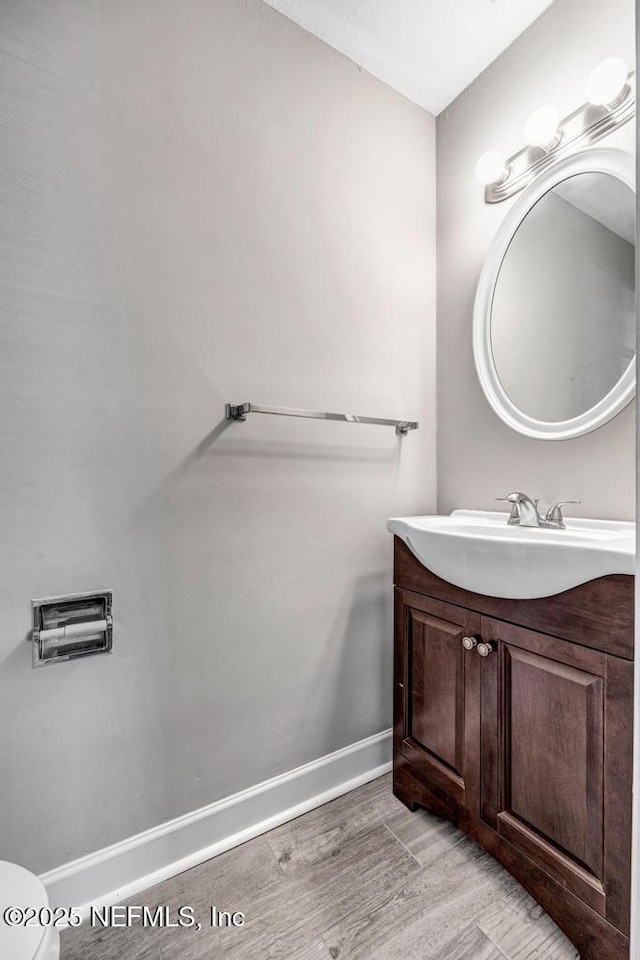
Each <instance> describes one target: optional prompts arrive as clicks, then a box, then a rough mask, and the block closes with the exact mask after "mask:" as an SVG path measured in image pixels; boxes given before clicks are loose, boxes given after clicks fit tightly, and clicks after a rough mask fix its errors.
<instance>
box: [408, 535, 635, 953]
mask: <svg viewBox="0 0 640 960" xmlns="http://www.w3.org/2000/svg"><path fill="white" fill-rule="evenodd" d="M395 583H396V627H395V633H396V640H395V679H394V683H395V695H394V791H395V793H396V795H397V796H398V797H399V798H400V799H401V800H403V802H404V803H406V804H407V805H408V806H409V807H411V808H415V807H416V806H417V805H422V806H425V807H427V808H429V809H431V810H432V811H434V812H435V813H437V814H438V815H440V816H444V817H447V818H448V819H450V820H452V821H454V822H455V823H457V824H458V825H459V826H460V827H461V828H462V829H463V830H465V831H466V832H467V833H468V834H469V835H470V836H471V837H472V838H473V839H475V840H476V841H477V842H478V843H480V844H481V845H482V846H483V847H485V849H487V850H488V851H489V852H490V853H492V854H493V855H494V856H495V857H496V858H497V859H498V860H500V861H501V862H502V863H503V864H504V865H505V867H506V868H507V869H508V870H509V871H510V872H511V873H512V874H513V875H514V876H515V877H516V878H517V879H518V880H519V881H520V882H521V883H522V884H523V886H525V887H526V888H527V889H528V890H529V891H530V892H531V894H532V895H533V896H534V897H535V898H536V899H537V900H538V901H539V902H540V903H541V904H542V906H543V907H544V908H545V910H546V911H547V912H548V913H549V915H550V916H551V917H552V918H553V919H554V920H555V922H556V923H557V924H558V925H559V926H560V927H561V928H562V929H563V930H564V931H565V932H566V934H567V936H568V937H569V938H570V939H571V940H572V941H573V942H574V943H575V944H576V947H577V948H578V950H579V951H580V956H581V958H582V960H627V958H628V956H629V942H628V934H629V911H630V859H631V858H630V851H631V760H632V682H633V578H632V577H629V576H611V577H603V578H601V579H600V580H595V581H592V582H591V583H588V584H583V585H582V586H580V587H577V588H575V589H574V590H569V591H566V592H565V593H563V594H558V595H557V596H555V597H549V598H541V599H538V600H519V601H515V600H501V599H497V598H494V597H483V596H479V595H477V594H473V593H470V592H469V591H466V590H462V589H460V588H458V587H454V586H453V585H452V584H450V583H446V582H445V581H443V580H440V579H439V578H438V577H436V576H435V575H434V574H432V573H431V572H430V571H428V570H427V569H425V568H424V567H423V566H422V565H421V564H420V563H419V561H418V560H416V558H415V557H414V556H413V555H412V554H411V552H410V551H409V550H408V548H407V547H406V546H405V545H404V544H403V543H402V541H401V540H399V539H398V538H396V540H395ZM463 640H464V641H465V643H464V644H463ZM479 649H480V650H481V652H482V653H483V654H485V655H484V656H482V655H481V653H480V652H479Z"/></svg>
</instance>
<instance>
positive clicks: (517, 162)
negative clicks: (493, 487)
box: [475, 57, 636, 203]
mask: <svg viewBox="0 0 640 960" xmlns="http://www.w3.org/2000/svg"><path fill="white" fill-rule="evenodd" d="M585 95H586V102H585V103H583V104H582V106H580V107H578V109H577V110H574V111H573V113H570V114H568V115H567V116H566V117H564V118H562V119H559V118H558V113H557V111H556V110H555V109H554V107H552V106H545V107H540V108H539V109H537V110H534V111H533V113H532V114H531V116H530V117H529V118H528V120H527V122H526V124H525V139H526V141H527V146H525V147H523V148H522V149H521V150H519V151H518V152H517V153H514V154H513V155H512V156H511V157H508V158H507V159H506V160H505V158H504V157H503V155H502V154H500V153H499V152H498V151H497V150H490V151H488V152H487V153H484V154H483V155H482V156H481V157H480V159H479V160H478V162H477V164H476V170H475V173H476V177H477V179H478V180H479V181H480V182H481V183H482V184H484V188H485V191H484V199H485V202H486V203H499V202H500V201H501V200H506V199H507V198H508V197H512V196H513V195H514V194H516V193H518V192H519V191H520V190H522V189H524V187H526V186H528V184H530V183H531V181H532V180H534V179H535V178H536V177H537V176H538V174H540V173H542V171H543V170H546V169H547V168H548V167H550V166H551V165H552V164H553V163H555V162H556V161H557V160H564V159H566V158H567V157H569V156H571V155H572V154H574V153H576V152H577V151H578V150H581V149H583V148H584V147H586V146H590V145H591V144H593V143H596V142H597V141H598V140H600V139H602V137H605V136H607V134H609V133H612V132H613V131H614V130H616V129H617V128H618V127H621V126H622V125H623V124H624V123H627V122H628V121H629V120H631V118H632V117H634V116H635V112H636V75H635V72H634V71H629V70H628V67H627V64H626V63H625V61H624V60H623V59H622V58H621V57H610V58H609V59H608V60H603V61H602V63H599V64H598V66H597V67H595V68H594V69H593V70H592V71H591V73H590V74H589V77H588V78H587V82H586V89H585Z"/></svg>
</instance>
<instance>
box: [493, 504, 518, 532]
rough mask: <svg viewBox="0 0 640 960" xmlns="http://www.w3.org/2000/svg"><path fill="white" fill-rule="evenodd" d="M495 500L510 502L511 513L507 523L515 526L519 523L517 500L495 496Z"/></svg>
mask: <svg viewBox="0 0 640 960" xmlns="http://www.w3.org/2000/svg"><path fill="white" fill-rule="evenodd" d="M496 500H502V501H506V502H507V503H510V504H511V513H510V514H509V519H508V520H507V523H508V524H510V525H511V526H516V525H517V524H519V523H520V507H519V506H518V501H517V500H511V499H510V498H509V497H496Z"/></svg>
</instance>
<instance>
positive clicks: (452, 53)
mask: <svg viewBox="0 0 640 960" xmlns="http://www.w3.org/2000/svg"><path fill="white" fill-rule="evenodd" d="M265 2H266V3H268V4H269V6H271V7H274V8H275V9H276V10H279V11H280V13H283V14H284V15H285V16H286V17H288V18H289V19H290V20H293V21H294V22H295V23H297V24H298V25H299V26H301V27H303V28H304V29H305V30H308V31H309V32H310V33H313V34H315V36H317V37H319V38H320V39H321V40H324V41H325V43H328V44H329V45H330V46H332V47H335V49H336V50H339V51H340V52H341V53H344V54H345V55H346V56H347V57H349V58H350V59H351V60H353V61H355V63H357V64H359V65H360V66H361V67H364V69H365V70H367V71H368V72H369V73H372V74H373V75H374V76H375V77H378V78H379V79H380V80H382V81H383V82H384V83H386V84H388V85H389V86H390V87H393V88H394V89H395V90H398V91H399V93H402V94H404V96H405V97H408V98H409V100H413V101H414V102H415V103H418V104H420V106H422V107H425V108H426V109H427V110H429V111H430V112H431V113H433V114H436V115H437V114H438V113H440V111H441V110H443V109H444V108H445V107H446V106H447V104H449V103H450V102H451V101H452V100H453V99H455V97H457V96H458V94H459V93H461V92H462V90H464V88H465V87H467V86H468V85H469V84H470V83H471V81H472V80H474V79H475V78H476V77H477V76H478V74H480V73H482V71H483V70H484V69H485V67H487V66H488V65H489V64H490V63H491V62H492V61H493V60H495V59H496V57H497V56H498V55H499V54H500V53H502V51H503V50H505V49H506V48H507V47H508V46H509V44H510V43H512V41H513V40H515V38H516V37H517V36H518V35H519V34H521V33H522V32H523V30H526V28H527V27H528V26H529V24H530V23H532V22H533V21H534V20H535V19H536V18H537V17H539V16H540V14H541V13H542V12H543V11H544V10H546V8H547V7H549V6H551V3H552V2H553V0H265Z"/></svg>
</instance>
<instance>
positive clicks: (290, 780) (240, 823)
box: [40, 730, 391, 916]
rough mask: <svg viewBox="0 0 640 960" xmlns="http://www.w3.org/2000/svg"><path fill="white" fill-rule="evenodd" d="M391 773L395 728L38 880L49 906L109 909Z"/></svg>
mask: <svg viewBox="0 0 640 960" xmlns="http://www.w3.org/2000/svg"><path fill="white" fill-rule="evenodd" d="M389 770H391V730H384V731H382V733H377V734H375V735H374V736H372V737H367V738H366V740H360V741H359V742H358V743H353V744H351V745H350V746H348V747H344V748H343V749H342V750H337V751H336V752H335V753H330V754H328V755H327V756H326V757H320V759H318V760H313V761H312V762H311V763H306V764H305V765H304V766H302V767H297V768H296V769H295V770H290V771H289V772H288V773H283V774H281V775H280V776H278V777H273V778H272V779H271V780H265V781H263V782H262V783H259V784H257V785H256V786H255V787H250V788H249V789H248V790H242V791H241V792H240V793H235V794H233V795H232V796H230V797H226V798H225V799H224V800H218V801H217V802H216V803H211V804H209V805H208V806H206V807H201V808H200V809H199V810H194V811H193V812H192V813H187V814H185V815H184V816H182V817H176V818H175V820H168V821H167V822H166V823H161V824H160V825H159V826H157V827H152V828H151V829H150V830H145V831H144V832H143V833H138V834H136V835H135V836H133V837H129V838H128V839H127V840H122V841H120V842H119V843H114V844H112V846H110V847H105V848H104V849H102V850H97V851H96V852H95V853H90V854H88V855H87V856H85V857H80V858H79V859H78V860H73V861H71V862H70V863H66V864H64V865H63V866H61V867H56V868H55V869H54V870H49V871H48V872H47V873H43V874H42V875H41V876H40V879H41V880H42V882H43V883H44V885H45V886H46V888H47V891H48V893H49V900H50V903H51V906H54V907H55V906H61V907H64V906H66V907H77V908H79V909H80V910H81V911H82V913H83V915H84V916H86V915H87V914H88V912H89V907H91V906H98V905H104V906H109V905H111V904H113V903H117V902H118V901H120V900H124V899H126V898H128V897H132V896H134V894H136V893H140V892H141V891H142V890H146V889H147V887H151V886H153V885H154V884H156V883H160V882H161V881H162V880H167V879H168V878H169V877H173V876H175V875H176V874H178V873H181V872H182V871H183V870H187V869H188V868H189V867H193V866H195V865H196V864H198V863H202V862H203V861H204V860H208V859H210V857H214V856H216V854H218V853H223V852H224V851H225V850H229V849H231V847H235V846H238V844H240V843H244V842H245V841H246V840H250V839H251V838H252V837H257V836H259V835H260V834H261V833H266V832H267V831H268V830H273V828H274V827H277V826H279V825H280V824H281V823H286V822H287V821H288V820H293V819H294V818H295V817H299V816H300V815H301V814H303V813H307V812H308V811H309V810H313V809H314V808H315V807H319V806H321V805H322V804H323V803H328V801H329V800H334V799H335V798H336V797H339V796H342V794H345V793H348V792H349V791H350V790H354V789H355V788H356V787H359V786H361V785H362V784H364V783H368V782H369V781H370V780H375V779H376V778H377V777H381V776H382V775H383V774H385V773H388V772H389Z"/></svg>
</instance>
